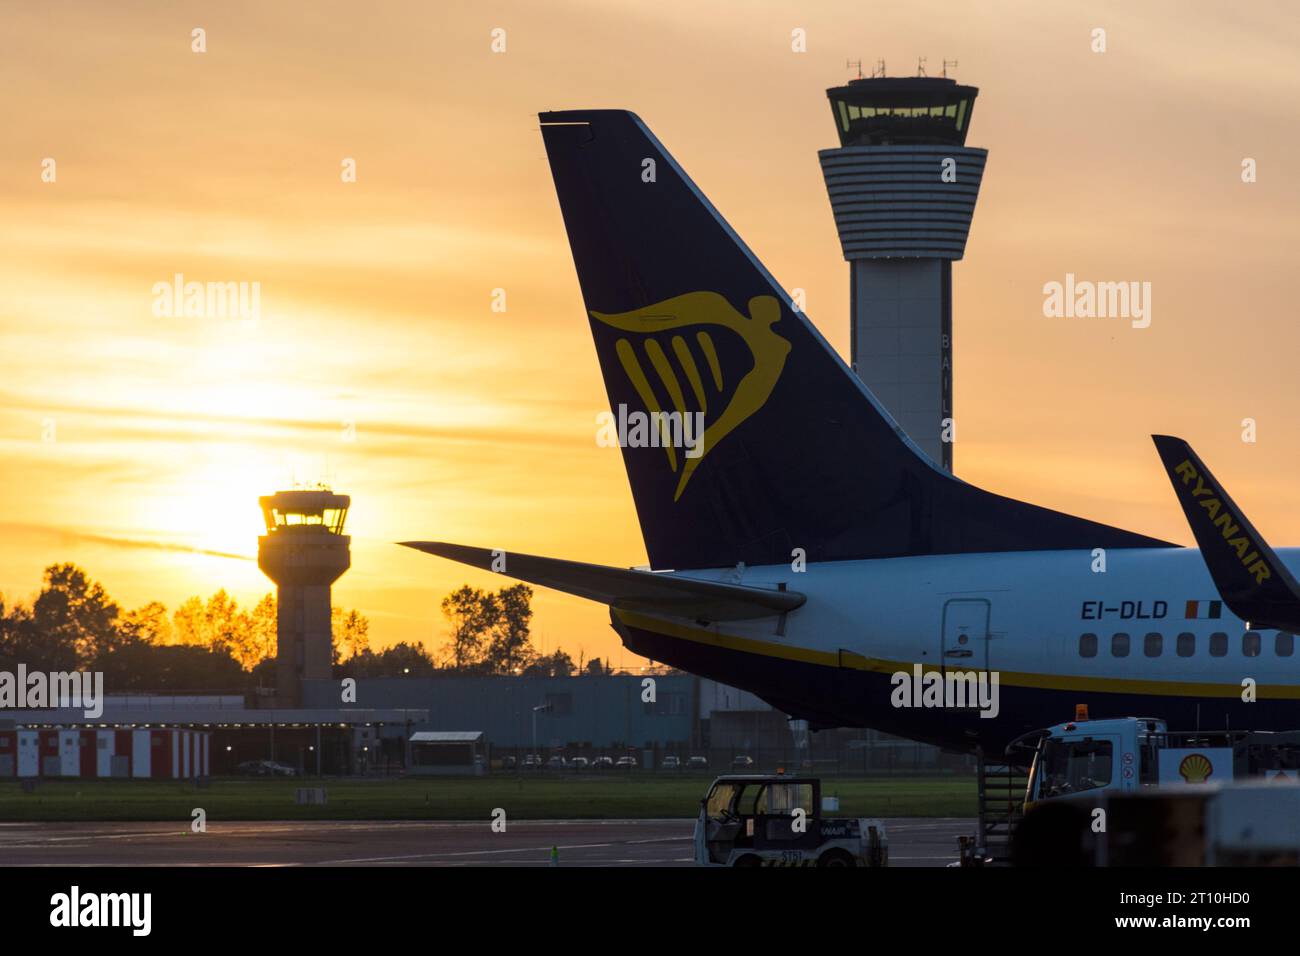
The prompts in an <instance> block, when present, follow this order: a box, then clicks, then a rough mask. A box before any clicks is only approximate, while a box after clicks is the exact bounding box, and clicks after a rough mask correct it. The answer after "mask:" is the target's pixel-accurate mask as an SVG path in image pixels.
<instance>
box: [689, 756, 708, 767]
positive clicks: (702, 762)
mask: <svg viewBox="0 0 1300 956" xmlns="http://www.w3.org/2000/svg"><path fill="white" fill-rule="evenodd" d="M686 769H687V770H708V769H709V758H708V757H688V758H687V759H686Z"/></svg>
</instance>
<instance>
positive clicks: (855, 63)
mask: <svg viewBox="0 0 1300 956" xmlns="http://www.w3.org/2000/svg"><path fill="white" fill-rule="evenodd" d="M853 67H857V69H858V79H859V80H862V79H866V78H865V77H864V76H863V75H862V61H861V60H845V61H844V69H846V70H849V69H852V68H853Z"/></svg>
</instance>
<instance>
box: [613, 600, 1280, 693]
mask: <svg viewBox="0 0 1300 956" xmlns="http://www.w3.org/2000/svg"><path fill="white" fill-rule="evenodd" d="M613 610H614V614H615V615H616V616H617V617H618V619H619V620H620V621H622V622H623V623H624V624H626V625H628V626H629V627H636V628H640V629H641V630H643V631H650V632H651V633H653V634H661V635H663V636H665V637H676V638H680V639H681V640H684V641H693V642H695V643H697V644H705V645H707V646H709V647H717V648H721V649H723V650H728V651H739V652H740V653H742V654H758V655H760V656H762V657H774V658H780V659H782V660H788V661H798V662H799V663H801V664H816V665H818V666H821V667H844V668H846V669H849V670H860V671H870V672H873V673H878V674H895V673H897V672H898V671H905V672H907V673H908V674H910V673H912V668H913V667H914V666H915V662H912V661H891V660H885V659H884V658H879V657H864V656H863V655H861V654H854V653H851V652H847V651H846V652H845V653H844V655H843V660H842V661H841V656H840V655H839V654H838V653H835V652H833V651H819V650H816V649H814V648H810V647H797V646H793V645H790V644H777V643H775V642H773V641H762V640H758V639H757V638H753V637H740V636H738V635H735V634H722V633H720V632H717V631H709V630H705V629H704V628H702V627H694V626H692V625H689V624H682V623H679V622H677V621H666V620H664V619H663V618H657V617H652V616H650V615H648V614H642V613H640V612H637V611H624V610H620V609H618V608H614V609H613ZM950 669H951V668H950ZM967 669H968V670H978V668H967ZM921 670H922V672H923V673H929V672H930V671H938V670H939V667H938V666H937V665H935V664H925V663H923V664H921ZM995 670H997V669H996V668H995ZM997 673H998V682H999V684H1001V685H1002V686H1006V687H1026V688H1035V689H1037V690H1063V691H1098V692H1103V693H1108V694H1156V695H1163V696H1166V697H1240V696H1241V690H1242V688H1241V685H1240V684H1233V683H1227V684H1215V683H1206V682H1203V681H1173V680H1150V679H1145V678H1143V679H1130V678H1126V677H1087V676H1081V675H1075V674H1033V673H1028V672H1025V671H1005V670H997ZM1256 694H1257V696H1258V697H1259V698H1264V699H1273V700H1279V699H1280V700H1300V685H1292V684H1260V685H1258V687H1257V688H1256Z"/></svg>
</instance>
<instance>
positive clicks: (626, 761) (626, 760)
mask: <svg viewBox="0 0 1300 956" xmlns="http://www.w3.org/2000/svg"><path fill="white" fill-rule="evenodd" d="M639 766H641V765H640V764H639V763H637V759H636V758H635V757H632V756H627V757H619V758H618V762H617V763H615V764H614V768H615V769H616V770H635V769H636V768H637V767H639Z"/></svg>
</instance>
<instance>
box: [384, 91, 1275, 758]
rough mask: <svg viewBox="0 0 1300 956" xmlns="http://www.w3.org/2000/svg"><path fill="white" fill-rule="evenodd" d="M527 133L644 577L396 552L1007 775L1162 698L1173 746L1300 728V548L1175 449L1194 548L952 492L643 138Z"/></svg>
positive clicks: (599, 128) (563, 125)
mask: <svg viewBox="0 0 1300 956" xmlns="http://www.w3.org/2000/svg"><path fill="white" fill-rule="evenodd" d="M540 119H541V124H542V135H543V139H544V140H545V144H546V151H547V156H548V158H549V161H550V167H551V173H552V177H553V179H554V183H555V188H556V193H557V196H558V198H559V204H560V209H561V212H562V213H563V217H564V223H565V228H566V230H567V233H568V237H569V244H570V248H571V251H572V254H573V259H574V263H575V266H576V268H577V274H578V280H579V283H580V285H581V289H582V295H583V299H584V303H585V307H586V311H587V319H588V323H589V326H590V330H591V333H592V336H593V339H594V342H595V346H596V354H597V359H598V361H599V363H600V369H601V373H602V376H603V379H604V384H605V389H606V393H607V398H608V401H609V406H610V409H611V412H610V413H609V415H608V416H607V417H605V418H604V419H602V423H601V426H600V431H599V432H598V434H597V440H598V441H600V442H601V443H604V444H616V445H618V446H619V447H620V449H621V454H622V456H623V462H624V466H625V469H626V471H627V475H628V479H629V483H630V485H631V492H632V499H633V501H634V503H635V506H636V511H637V515H638V518H639V521H640V525H641V533H642V538H643V541H644V544H645V549H646V553H647V557H648V566H649V568H650V569H651V570H639V569H627V568H619V567H610V566H604V565H596V564H586V563H579V562H575V561H568V560H563V559H559V558H549V557H539V556H535V555H529V554H522V553H516V552H512V551H503V550H500V549H496V550H494V549H490V548H480V547H470V546H466V545H460V544H451V543H446V542H439V541H409V542H405V544H407V545H408V546H410V547H412V548H416V549H418V550H421V551H424V552H427V553H430V554H434V555H438V556H440V557H443V558H448V559H451V560H455V561H460V562H463V563H465V564H468V565H471V566H473V567H477V568H481V569H484V570H495V571H499V572H500V573H503V574H505V575H506V576H509V577H512V578H516V579H518V580H521V581H527V582H529V583H531V584H535V585H538V586H542V587H549V588H553V589H556V590H559V591H563V592H566V593H569V594H574V595H578V596H581V597H584V598H587V599H590V600H594V601H598V602H601V603H603V604H605V605H608V606H609V608H610V623H611V625H612V626H613V628H614V630H615V631H616V632H617V633H618V635H619V637H620V639H621V640H622V642H623V644H624V645H625V646H626V647H627V648H628V649H629V650H631V651H632V652H633V653H636V654H639V655H642V656H644V657H648V658H651V659H653V660H655V661H658V662H662V663H665V664H668V665H671V666H674V667H678V668H681V669H683V670H686V671H689V672H691V673H694V674H698V675H702V676H705V677H709V678H713V679H716V680H718V681H721V682H724V683H727V684H729V685H732V686H735V687H739V688H742V689H744V690H747V691H750V692H752V693H754V694H756V695H758V696H759V697H761V698H763V699H764V700H766V701H767V702H768V703H770V704H771V705H773V706H774V707H776V708H778V709H780V710H782V711H784V712H785V713H787V714H788V715H790V716H791V717H792V718H794V719H799V720H806V721H807V722H808V724H809V726H810V728H811V729H813V730H817V729H821V728H825V727H842V726H843V727H874V728H876V729H877V730H880V731H883V732H886V733H891V734H897V735H900V736H905V737H908V738H911V739H914V740H922V741H928V742H931V743H935V744H938V745H941V746H944V747H948V748H951V749H957V750H963V751H967V752H970V751H975V750H983V751H984V752H986V753H1001V752H1002V749H1003V747H1004V746H1005V745H1006V744H1007V743H1008V742H1009V741H1011V740H1013V739H1015V738H1017V737H1019V736H1020V735H1022V734H1024V733H1025V732H1027V731H1030V730H1032V729H1034V728H1037V727H1042V726H1045V725H1047V724H1049V723H1051V722H1052V721H1054V720H1057V719H1059V717H1058V715H1059V714H1061V713H1068V712H1069V709H1070V708H1072V707H1073V706H1074V704H1075V703H1076V702H1078V701H1080V700H1082V701H1084V702H1086V703H1088V704H1090V705H1091V706H1092V709H1093V711H1094V712H1098V713H1101V712H1106V713H1115V714H1140V713H1150V712H1152V710H1153V709H1154V708H1153V707H1151V701H1152V698H1153V697H1155V698H1158V699H1159V702H1160V707H1159V713H1161V714H1162V716H1163V717H1164V718H1165V719H1166V720H1168V721H1169V723H1170V724H1171V725H1172V726H1187V727H1191V726H1200V727H1206V728H1210V727H1220V728H1227V727H1229V726H1235V727H1241V726H1251V727H1254V728H1256V729H1259V730H1267V729H1289V728H1292V727H1297V726H1300V668H1296V667H1295V666H1294V663H1295V640H1294V636H1293V633H1294V632H1295V631H1297V630H1300V584H1297V582H1296V579H1295V577H1294V575H1293V569H1298V568H1300V550H1298V549H1285V550H1281V551H1274V550H1273V549H1272V548H1271V547H1270V546H1269V545H1268V543H1267V542H1265V540H1264V539H1263V538H1262V537H1261V536H1260V535H1259V533H1258V532H1257V531H1256V530H1255V528H1254V527H1253V526H1252V525H1251V524H1250V522H1249V521H1248V520H1247V519H1246V517H1245V515H1244V514H1243V512H1242V511H1241V509H1240V508H1238V507H1237V506H1236V504H1235V503H1234V502H1233V501H1232V499H1231V498H1230V497H1229V496H1228V495H1227V493H1226V492H1225V491H1224V489H1223V487H1222V486H1221V485H1220V484H1219V483H1218V482H1217V481H1216V480H1215V479H1214V477H1213V476H1212V475H1211V473H1210V472H1209V470H1208V469H1207V468H1206V467H1205V464H1204V463H1203V462H1202V461H1201V459H1200V458H1199V457H1198V456H1197V455H1196V453H1195V452H1194V451H1193V450H1192V449H1191V448H1190V446H1189V445H1188V444H1187V443H1186V442H1184V441H1182V440H1180V439H1178V438H1173V437H1169V436H1159V435H1157V436H1154V441H1155V445H1156V451H1157V453H1158V455H1159V457H1160V460H1161V462H1162V464H1163V467H1164V470H1165V472H1166V475H1167V477H1168V478H1169V480H1170V481H1171V483H1172V485H1173V488H1174V491H1175V495H1176V497H1177V499H1178V501H1179V503H1180V505H1181V507H1182V508H1183V511H1184V513H1185V515H1186V518H1187V520H1188V523H1189V525H1190V528H1191V531H1192V535H1193V536H1194V537H1195V539H1196V541H1197V544H1198V546H1199V547H1198V548H1185V547H1179V546H1177V545H1175V544H1173V543H1171V542H1169V541H1165V540H1161V539H1158V538H1155V537H1152V536H1150V535H1146V534H1142V533H1140V532H1135V531H1129V530H1125V529H1121V528H1116V527H1112V526H1109V525H1106V524H1102V523H1099V522H1097V521H1093V520H1090V519H1087V518H1083V517H1076V516H1073V515H1070V514H1065V513H1062V512H1058V511H1053V510H1050V509H1047V508H1042V507H1038V506H1036V505H1032V504H1028V503H1026V502H1022V501H1016V500H1013V499H1011V498H1007V497H1003V496H1001V495H998V494H994V493H992V492H989V491H985V490H982V489H980V488H977V487H975V486H974V485H971V484H968V483H966V482H964V481H961V480H960V479H958V478H956V477H954V476H953V475H952V474H950V473H948V472H947V471H944V470H943V469H942V468H940V467H939V466H937V465H936V464H935V463H934V462H933V461H932V460H931V459H930V458H928V457H926V456H925V455H924V454H923V453H922V452H921V451H920V450H919V448H918V447H917V446H916V444H915V443H914V442H913V441H912V440H911V439H910V438H908V436H907V435H906V434H905V433H904V432H903V431H902V429H901V428H900V427H899V425H898V424H897V422H896V421H895V420H894V419H893V418H892V416H891V415H890V414H889V412H888V411H887V410H886V409H885V408H884V406H883V405H882V404H881V403H880V402H879V401H878V400H877V399H876V397H875V396H874V395H873V394H872V393H871V391H870V390H869V389H868V388H867V386H866V385H865V384H864V383H863V382H862V381H861V380H860V379H859V378H858V377H857V375H855V374H854V372H853V370H851V369H850V368H849V367H848V366H847V365H845V363H844V361H843V360H842V359H841V358H840V356H839V355H838V354H837V353H836V351H835V350H834V349H833V348H831V347H830V345H829V344H828V343H827V342H826V341H825V339H823V338H822V336H821V334H820V332H819V331H818V330H817V328H816V327H815V326H814V325H813V324H812V323H811V322H810V320H809V319H808V316H807V314H806V313H805V311H804V309H803V308H802V306H801V305H800V304H797V303H796V302H795V300H794V299H792V298H791V296H790V295H789V294H788V293H787V292H786V291H785V290H784V289H783V288H782V287H781V286H780V285H779V284H778V283H777V281H776V280H775V279H774V278H773V277H772V275H771V274H770V273H768V271H767V270H766V269H765V268H764V267H763V265H762V264H761V263H760V262H759V260H758V258H757V257H756V256H755V255H754V253H753V252H752V251H750V249H749V248H748V247H747V246H746V245H745V244H744V243H743V242H742V241H741V239H740V238H739V236H737V234H736V233H735V231H734V230H733V229H732V228H731V226H730V225H728V224H727V222H726V221H725V220H724V219H723V218H722V216H721V215H720V214H719V213H718V211H717V210H716V209H715V208H714V207H713V206H712V204H711V203H710V202H709V201H708V200H707V199H706V198H705V196H704V194H703V193H702V192H701V191H700V189H699V188H698V187H697V186H696V185H695V183H694V182H692V181H691V179H690V178H689V177H688V176H687V175H686V173H685V172H684V171H683V170H682V168H681V166H680V165H678V163H677V162H676V160H674V158H673V157H672V155H671V154H669V152H668V151H667V150H666V149H665V148H664V147H663V145H662V144H661V143H660V142H659V141H658V140H657V139H656V138H655V137H654V135H653V134H652V133H651V132H650V130H649V129H648V128H647V127H646V125H645V124H644V123H643V122H642V121H641V120H640V119H639V118H638V117H637V116H635V115H634V114H632V113H629V112H626V111H622V110H573V111H566V112H554V113H543V114H541V117H540ZM647 164H648V165H647ZM651 167H653V169H654V177H653V180H652V181H650V180H643V178H642V176H641V175H640V174H637V173H636V171H641V170H646V169H649V168H651ZM629 170H633V171H634V174H629V172H628V171H629ZM647 175H648V174H647ZM1237 358H1238V359H1239V360H1245V356H1244V355H1238V356H1237ZM1078 460H1079V462H1080V464H1079V468H1080V470H1081V471H1082V470H1084V469H1087V468H1088V467H1089V464H1088V451H1087V449H1086V448H1079V449H1078ZM1105 480H1106V472H1105V470H1104V468H1103V467H1102V466H1101V465H1097V466H1096V468H1095V475H1094V481H1095V482H1096V483H1100V482H1104V481H1105ZM1089 494H1090V496H1093V497H1095V496H1097V495H1099V494H1101V490H1100V488H1099V487H1098V485H1097V484H1094V485H1093V486H1092V487H1091V488H1090V492H1089ZM1103 572H1104V573H1103ZM1246 676H1249V677H1251V678H1252V679H1253V680H1255V681H1256V682H1257V683H1258V686H1259V690H1260V693H1259V694H1258V699H1257V701H1256V702H1254V703H1244V702H1243V701H1242V695H1241V682H1242V679H1243V677H1246Z"/></svg>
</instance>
